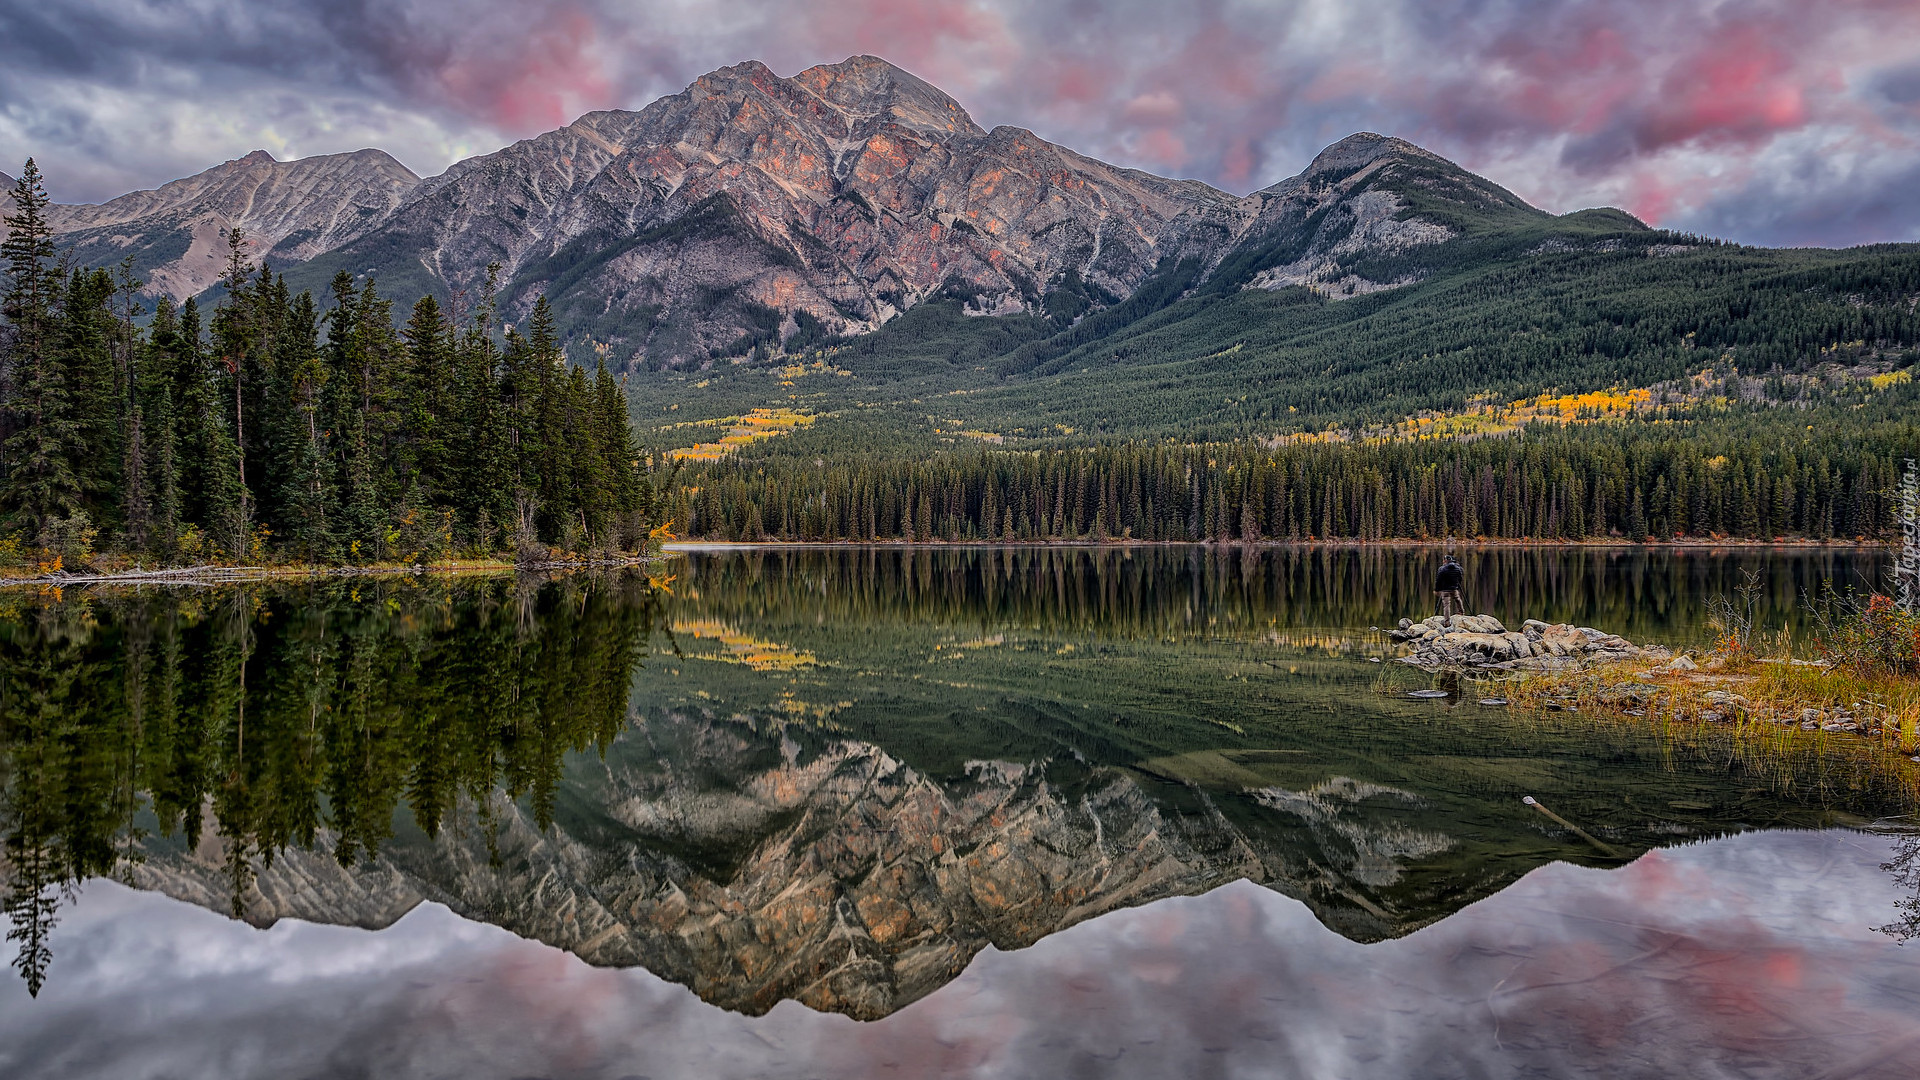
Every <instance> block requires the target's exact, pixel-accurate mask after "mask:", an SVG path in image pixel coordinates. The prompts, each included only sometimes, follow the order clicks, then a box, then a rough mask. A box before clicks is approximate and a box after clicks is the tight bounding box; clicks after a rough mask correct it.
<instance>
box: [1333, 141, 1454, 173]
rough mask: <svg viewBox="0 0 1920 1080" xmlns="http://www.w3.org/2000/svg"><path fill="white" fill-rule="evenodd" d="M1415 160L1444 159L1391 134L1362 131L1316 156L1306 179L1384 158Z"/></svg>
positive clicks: (1357, 166) (1364, 165) (1342, 171)
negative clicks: (1409, 158)
mask: <svg viewBox="0 0 1920 1080" xmlns="http://www.w3.org/2000/svg"><path fill="white" fill-rule="evenodd" d="M1390 155H1391V156H1398V157H1415V158H1420V159H1421V160H1424V161H1441V160H1443V159H1442V158H1440V157H1439V156H1438V155H1437V154H1433V153H1429V152H1428V151H1426V150H1422V149H1421V148H1420V147H1418V146H1415V145H1414V144H1412V143H1410V142H1408V141H1407V140H1405V139H1396V138H1394V137H1392V136H1390V135H1378V134H1375V133H1374V132H1371V131H1361V132H1357V133H1355V134H1352V135H1349V136H1347V137H1346V138H1344V139H1341V140H1340V141H1339V142H1337V143H1334V144H1333V145H1332V146H1329V147H1327V148H1326V149H1325V150H1322V151H1320V153H1319V154H1317V155H1315V156H1314V159H1313V163H1312V164H1310V165H1308V166H1307V168H1306V171H1305V172H1303V173H1301V174H1300V175H1301V176H1303V177H1317V176H1324V175H1326V174H1328V173H1346V172H1352V171H1354V170H1355V169H1360V168H1364V167H1366V166H1368V165H1371V164H1373V163H1374V162H1376V161H1378V160H1380V159H1381V158H1383V157H1388V156H1390Z"/></svg>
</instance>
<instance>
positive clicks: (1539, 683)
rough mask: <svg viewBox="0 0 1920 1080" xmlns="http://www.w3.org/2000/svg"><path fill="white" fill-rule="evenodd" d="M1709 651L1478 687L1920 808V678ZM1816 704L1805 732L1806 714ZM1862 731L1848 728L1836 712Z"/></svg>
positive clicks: (1791, 780) (1526, 705)
mask: <svg viewBox="0 0 1920 1080" xmlns="http://www.w3.org/2000/svg"><path fill="white" fill-rule="evenodd" d="M1784 660H1785V658H1766V659H1759V658H1752V657H1751V656H1750V655H1749V657H1748V658H1747V659H1744V660H1739V659H1736V660H1734V661H1733V662H1729V661H1728V658H1727V657H1725V656H1713V657H1709V658H1708V660H1707V662H1706V665H1705V667H1704V668H1703V669H1702V670H1699V671H1692V672H1673V673H1665V672H1663V673H1659V674H1653V675H1649V674H1648V671H1649V669H1650V668H1651V667H1652V665H1651V664H1649V663H1648V662H1646V661H1615V662H1611V663H1602V664H1593V665H1589V666H1584V667H1580V668H1571V669H1567V670H1564V671H1558V672H1549V673H1540V674H1527V675H1519V676H1501V677H1499V678H1497V679H1493V680H1488V681H1486V682H1483V683H1481V689H1482V690H1483V691H1485V692H1489V693H1497V694H1498V695H1499V696H1500V697H1504V698H1506V699H1507V701H1508V702H1509V704H1510V705H1512V706H1513V707H1515V708H1518V709H1523V710H1530V711H1536V712H1546V711H1559V712H1579V713H1583V714H1592V715H1597V716H1602V717H1608V718H1614V719H1618V720H1621V721H1625V722H1630V723H1636V724H1644V725H1649V726H1652V727H1655V728H1656V729H1658V730H1659V731H1660V732H1661V733H1662V735H1663V736H1665V737H1667V738H1669V739H1672V740H1674V741H1675V742H1676V743H1681V744H1686V745H1687V746H1688V747H1690V748H1692V749H1696V750H1707V751H1710V752H1712V753H1714V754H1716V755H1724V756H1725V757H1727V758H1728V760H1729V761H1731V762H1738V763H1739V764H1740V765H1741V766H1742V767H1744V768H1746V769H1748V770H1749V771H1751V772H1754V773H1756V774H1761V775H1771V776H1773V777H1774V778H1775V779H1776V780H1777V781H1781V782H1785V783H1788V784H1790V785H1791V784H1805V783H1808V782H1815V783H1818V784H1821V785H1826V784H1832V783H1840V784H1843V785H1844V786H1847V787H1849V788H1854V789H1858V788H1861V787H1872V788H1875V789H1878V790H1881V791H1885V792H1889V793H1891V794H1894V795H1896V796H1897V797H1899V798H1901V799H1903V800H1904V801H1906V802H1907V803H1908V804H1909V805H1914V804H1920V768H1916V767H1915V766H1914V764H1913V763H1912V761H1910V760H1909V758H1910V757H1911V756H1912V755H1914V754H1915V753H1916V752H1920V746H1917V745H1916V728H1920V679H1914V678H1910V677H1888V676H1884V675H1863V674H1860V673H1857V672H1854V671H1850V670H1846V669H1838V668H1828V667H1823V666H1814V665H1808V664H1798V665H1796V664H1792V663H1787V662H1784ZM1809 710H1817V711H1818V713H1819V714H1820V718H1821V719H1820V720H1819V721H1815V722H1814V723H1813V724H1812V726H1811V727H1809V725H1808V723H1807V722H1806V721H1804V720H1803V719H1802V717H1803V716H1811V715H1812V714H1811V713H1809ZM1842 716H1844V717H1848V718H1850V722H1851V723H1853V724H1854V725H1855V726H1856V728H1857V730H1844V729H1842V728H1841V727H1840V726H1839V723H1838V718H1839V717H1842Z"/></svg>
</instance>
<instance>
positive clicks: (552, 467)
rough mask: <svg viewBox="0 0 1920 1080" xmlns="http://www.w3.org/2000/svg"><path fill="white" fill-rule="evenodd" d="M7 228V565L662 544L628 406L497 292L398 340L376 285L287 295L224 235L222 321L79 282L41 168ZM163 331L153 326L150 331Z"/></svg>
mask: <svg viewBox="0 0 1920 1080" xmlns="http://www.w3.org/2000/svg"><path fill="white" fill-rule="evenodd" d="M13 204H14V205H13V212H12V213H11V214H9V215H8V217H7V223H8V225H9V233H8V236H7V238H6V241H5V244H4V249H3V250H0V257H4V259H5V262H6V272H7V281H6V293H5V301H4V309H3V311H0V314H4V336H3V337H0V454H3V455H4V457H3V460H4V465H3V466H0V522H3V523H4V524H3V525H0V555H4V556H7V557H8V558H7V559H6V560H5V561H10V562H13V563H15V564H16V565H17V564H19V563H21V562H27V563H32V562H34V561H36V560H37V561H38V562H39V563H40V565H41V568H43V569H47V568H57V567H59V566H60V565H61V564H62V563H67V564H71V563H73V562H74V561H75V560H77V559H85V558H87V557H89V556H90V555H91V554H92V553H93V552H95V551H99V550H107V551H113V552H117V553H122V554H124V555H126V556H128V557H130V558H133V559H136V560H138V559H148V560H157V561H160V562H163V563H199V562H215V561H218V562H227V563H240V562H249V563H250V562H257V561H260V560H264V559H283V560H294V561H302V562H313V563H339V562H347V563H373V562H382V561H405V562H413V561H422V560H432V559H439V558H449V557H453V556H456V555H463V554H464V555H486V554H491V553H496V552H501V551H506V550H513V551H515V552H516V554H518V555H520V556H521V557H539V558H544V557H547V556H548V555H549V554H550V553H552V552H553V549H556V548H557V549H559V550H560V551H563V552H588V551H602V552H605V551H616V550H631V549H633V548H634V547H636V546H637V545H639V544H641V543H643V542H644V540H645V538H646V536H647V534H648V530H649V529H650V528H651V521H650V515H651V513H652V510H653V506H654V488H653V485H652V483H651V481H650V479H649V477H648V476H647V475H646V473H645V472H644V470H643V469H642V468H641V466H640V463H639V461H638V454H637V452H636V449H635V445H634V439H633V434H632V431H631V428H630V423H629V416H628V406H627V399H626V395H625V392H624V390H623V388H622V387H621V385H620V384H619V383H618V382H617V381H616V380H615V378H614V377H612V376H611V375H609V374H608V373H607V372H606V371H605V369H604V368H601V369H600V370H597V371H595V372H594V374H592V375H591V376H589V375H588V374H587V373H586V372H585V371H584V370H583V369H582V368H580V367H578V366H575V365H570V364H568V363H566V362H565V360H564V359H563V357H562V354H561V348H560V343H559V341H558V338H557V336H556V332H555V329H554V325H553V319H552V316H551V313H550V312H549V310H548V308H547V306H546V304H545V302H544V300H542V301H541V302H539V303H538V304H537V305H536V306H535V307H534V309H533V312H532V317H531V319H530V320H529V321H528V323H527V325H526V328H525V331H524V332H522V331H520V330H518V329H516V328H514V327H512V326H505V325H503V324H502V322H501V320H500V319H499V317H498V315H497V312H496V305H495V302H494V297H493V290H492V288H491V286H489V287H487V288H485V289H482V290H481V292H480V295H479V296H477V297H475V298H473V299H472V301H471V302H466V301H465V299H464V298H459V297H456V299H455V302H454V303H453V305H451V306H452V310H449V308H448V307H444V306H442V304H441V303H440V301H439V300H437V299H436V298H435V297H433V296H430V295H429V296H424V297H421V298H420V299H419V300H418V302H417V303H415V304H414V305H413V307H412V310H411V312H409V313H408V314H407V317H406V319H405V321H404V324H402V325H399V326H396V325H395V318H394V310H393V301H392V300H391V299H389V298H387V297H385V296H382V295H381V294H380V292H379V290H378V287H377V285H376V284H375V283H374V282H373V281H372V280H371V279H362V280H359V281H356V280H355V279H354V278H353V277H351V276H350V275H347V274H344V273H342V274H340V275H338V276H337V277H336V278H335V279H334V281H333V284H332V288H331V289H330V290H329V293H328V295H326V296H325V297H322V298H319V299H317V300H316V299H315V298H314V297H313V296H312V295H310V294H308V293H304V292H303V293H301V294H299V295H293V294H292V293H291V292H290V290H289V289H288V288H287V285H286V282H285V279H284V278H283V277H280V276H278V275H276V274H275V273H274V272H273V271H272V270H271V269H270V268H268V267H265V266H261V267H255V266H253V265H252V264H251V263H250V262H249V260H248V259H247V255H246V251H247V248H246V242H245V237H244V235H243V234H242V232H241V231H240V230H238V229H235V230H231V231H230V232H229V234H228V236H227V241H228V255H227V264H226V272H225V274H224V276H223V279H222V283H223V286H224V290H223V295H222V296H221V297H220V299H219V300H218V301H217V302H216V303H214V304H213V305H212V307H211V310H207V309H204V308H203V307H202V306H201V305H200V304H199V303H197V302H196V301H195V300H193V299H189V300H187V301H185V302H184V303H182V304H180V305H179V306H177V307H176V306H175V305H174V304H173V303H172V302H171V301H169V300H168V299H166V298H164V297H163V298H161V299H160V300H159V301H157V302H156V303H155V304H154V306H153V309H152V310H151V311H150V312H149V311H146V310H144V309H143V304H142V303H141V301H140V299H139V296H138V292H139V289H140V288H141V284H142V283H141V282H140V281H138V280H136V279H135V278H134V277H133V275H132V273H131V269H130V267H128V266H124V265H123V266H122V267H120V268H118V269H117V270H109V269H100V268H89V267H76V266H71V265H68V263H67V262H66V261H65V260H63V259H62V258H61V256H60V253H59V251H58V250H57V248H56V246H55V244H54V242H53V240H52V236H51V233H50V230H49V228H48V226H47V223H46V219H45V211H46V205H47V198H46V195H45V194H44V191H43V189H42V184H41V178H40V175H39V172H38V170H37V169H36V168H35V167H34V165H33V163H32V162H31V161H29V162H28V163H27V168H26V170H25V172H24V174H23V175H22V177H21V182H20V186H19V188H18V190H17V192H16V193H15V194H14V198H13ZM148 316H150V318H148Z"/></svg>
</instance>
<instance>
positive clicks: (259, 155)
mask: <svg viewBox="0 0 1920 1080" xmlns="http://www.w3.org/2000/svg"><path fill="white" fill-rule="evenodd" d="M227 164H228V165H241V166H245V165H278V164H280V162H279V160H278V159H277V158H275V157H274V156H273V155H272V154H269V153H267V152H266V151H265V150H255V151H253V152H252V153H250V154H248V155H246V156H245V157H237V158H234V159H233V160H232V161H229V162H227Z"/></svg>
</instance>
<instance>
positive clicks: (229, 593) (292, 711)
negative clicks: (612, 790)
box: [0, 576, 655, 995]
mask: <svg viewBox="0 0 1920 1080" xmlns="http://www.w3.org/2000/svg"><path fill="white" fill-rule="evenodd" d="M4 604H5V606H4V607H0V751H3V753H0V770H3V771H0V834H3V836H4V852H5V858H6V864H7V866H6V870H7V875H6V876H7V882H6V892H5V911H6V914H7V917H8V919H9V921H10V924H11V928H10V930H9V931H8V940H10V941H13V942H17V943H18V945H19V954H18V956H17V957H16V959H15V961H14V965H15V967H17V968H18V969H19V971H20V973H21V975H22V976H24V977H25V979H26V981H27V985H28V988H29V989H30V990H31V991H33V992H34V993H35V994H36V995H37V993H38V991H39V989H40V987H41V985H42V983H43V981H44V980H45V978H46V973H47V966H48V963H49V961H50V959H51V953H50V951H49V948H48V944H47V937H48V933H49V931H50V930H51V928H52V926H53V923H54V920H55V917H56V915H57V911H58V908H59V906H60V903H61V900H62V898H63V897H67V896H71V894H72V891H73V889H74V887H75V886H76V885H77V884H78V883H79V882H81V881H84V880H85V879H87V878H90V877H97V876H109V875H112V876H121V877H125V876H126V875H127V874H128V873H129V871H130V870H131V867H132V865H133V864H134V863H135V862H136V861H138V860H139V859H141V858H142V847H143V843H144V842H145V841H146V840H147V839H148V838H149V836H150V835H151V834H155V833H157V834H158V836H159V837H161V838H177V839H178V840H179V841H180V842H182V843H184V844H185V846H186V847H188V848H194V847H197V846H198V845H199V844H200V842H201V839H202V834H203V832H206V831H208V830H209V829H210V828H211V829H212V830H213V831H215V832H217V836H218V838H219V840H220V843H221V846H222V850H223V853H224V866H225V870H226V876H227V880H228V883H229V886H230V889H231V895H232V905H233V912H234V914H235V915H236V916H237V915H239V914H240V910H241V905H242V902H243V899H242V898H243V897H244V895H245V894H246V892H247V890H248V888H249V886H250V885H251V882H252V878H253V875H254V874H255V872H256V867H270V866H271V865H272V863H273V860H274V858H275V856H276V855H277V854H278V853H280V852H281V851H283V850H285V849H286V848H287V847H288V846H290V845H299V846H301V847H310V846H312V844H313V843H314V838H315V836H316V833H317V832H319V831H320V830H322V829H326V830H329V831H330V832H332V833H333V834H335V837H336V839H335V843H334V847H333V850H334V854H335V857H336V858H337V859H338V860H339V861H340V863H341V864H342V865H346V866H351V865H353V864H355V863H357V862H363V861H366V860H369V859H371V858H373V857H374V856H375V855H377V854H378V852H379V850H380V846H381V844H382V843H384V842H385V841H387V840H388V839H390V838H391V837H392V836H393V832H394V828H395V820H396V814H395V811H396V810H397V808H398V807H399V806H400V805H401V803H402V802H403V801H404V803H405V804H406V806H407V808H408V809H409V810H410V811H411V816H412V820H413V822H414V823H415V824H416V825H417V826H418V827H419V828H420V829H422V830H424V831H425V832H426V833H427V834H428V835H429V836H432V835H434V834H436V833H437V832H438V830H439V828H440V826H441V824H442V822H444V821H445V820H447V818H448V816H449V814H450V813H451V812H452V811H453V809H454V807H455V806H456V804H458V803H461V802H462V801H464V802H466V803H467V804H469V805H471V806H473V807H474V808H475V810H476V812H477V813H478V814H479V815H480V817H481V820H482V823H483V825H484V823H485V821H486V815H487V813H488V807H489V806H490V805H491V800H490V799H489V798H487V796H488V795H489V793H491V792H493V791H495V790H496V789H499V790H504V792H505V793H506V794H507V796H508V797H509V798H512V799H522V798H524V799H526V800H527V802H528V803H529V805H530V807H531V809H532V812H533V815H534V816H535V818H536V820H538V821H539V822H540V824H541V826H542V827H543V828H544V827H545V826H546V825H547V824H548V823H549V822H550V821H551V820H552V815H553V807H554V797H555V792H556V787H557V785H558V783H559V780H560V777H561V760H562V757H563V755H564V754H565V753H566V752H567V751H569V750H583V749H586V748H589V747H596V748H602V749H604V747H605V746H606V745H607V743H608V742H609V741H610V740H611V739H612V738H613V736H614V734H615V733H616V732H617V731H618V730H619V728H620V726H621V724H622V723H623V722H624V720H625V718H626V704H627V693H628V687H629V685H630V680H631V673H632V671H633V669H634V667H635V665H636V664H637V663H639V661H640V659H641V657H642V656H643V655H644V654H645V650H646V647H647V642H648V639H649V637H650V635H651V632H652V627H653V624H654V623H653V619H654V612H655V603H654V592H653V589H652V587H651V586H650V585H649V584H648V583H647V582H646V581H645V579H643V578H634V577H630V576H623V577H613V578H601V579H574V578H570V579H566V580H563V581H561V582H559V583H557V584H554V585H552V586H549V587H546V588H542V587H541V586H540V583H538V582H534V581H530V580H518V581H516V580H505V579H500V580H490V581H481V582H468V583H460V584H451V585H449V584H431V585H420V584H414V583H412V582H399V581H381V582H361V583H356V584H328V585H313V586H303V587H293V588H285V587H279V588H266V587H260V588H240V589H234V590H225V591H221V592H218V593H208V592H182V591H174V590H167V591H162V592H159V593H152V592H149V593H132V594H106V595H69V596H64V597H63V596H59V595H44V596H40V597H35V598H21V597H11V598H8V599H7V600H6V601H5V602H4Z"/></svg>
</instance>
